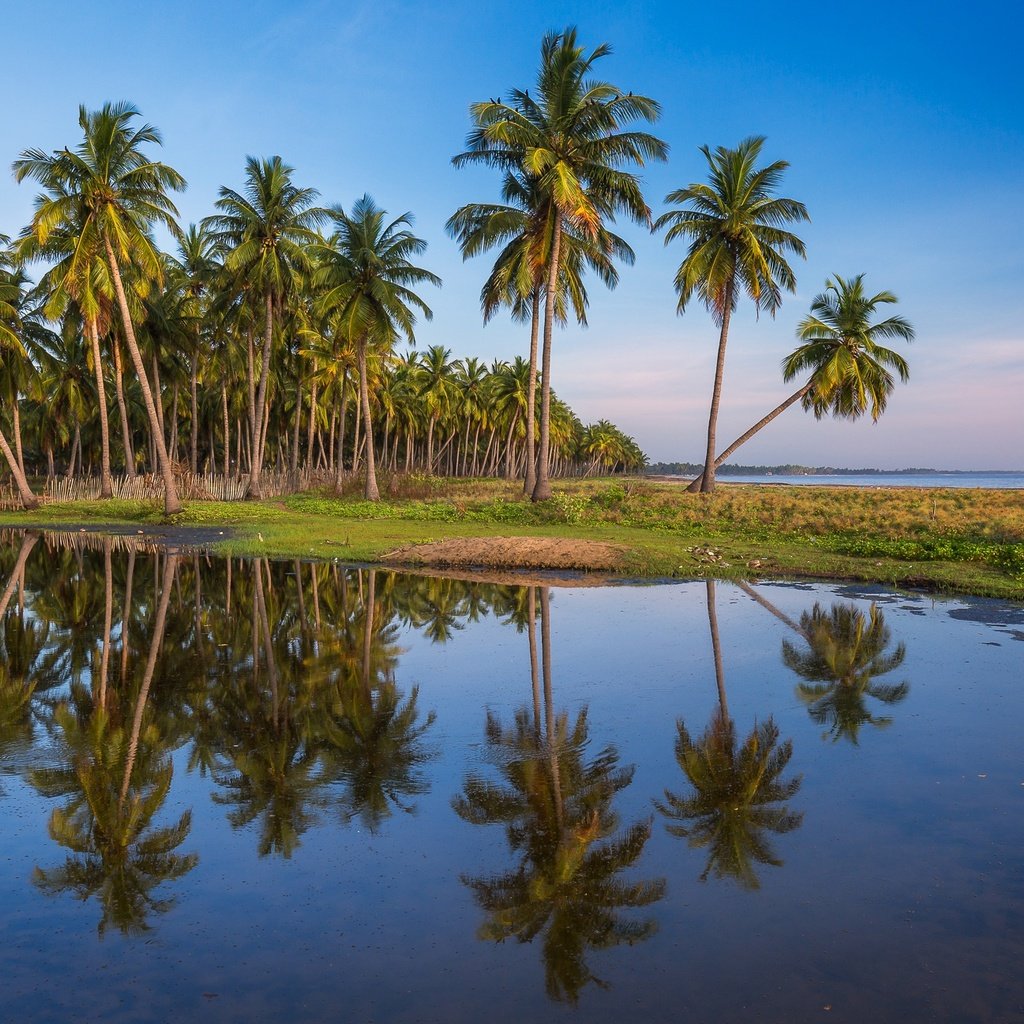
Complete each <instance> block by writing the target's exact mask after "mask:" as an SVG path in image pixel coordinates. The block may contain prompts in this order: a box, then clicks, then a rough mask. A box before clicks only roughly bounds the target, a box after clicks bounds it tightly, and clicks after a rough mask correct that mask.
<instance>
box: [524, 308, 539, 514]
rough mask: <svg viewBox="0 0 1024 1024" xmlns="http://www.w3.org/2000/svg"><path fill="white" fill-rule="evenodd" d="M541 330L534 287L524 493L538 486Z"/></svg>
mask: <svg viewBox="0 0 1024 1024" xmlns="http://www.w3.org/2000/svg"><path fill="white" fill-rule="evenodd" d="M539 330H540V289H539V288H534V289H533V312H532V315H531V317H530V383H529V386H528V387H527V390H526V475H525V478H524V482H523V493H524V494H533V489H534V487H536V486H537V438H536V433H537V423H536V420H537V335H538V333H539Z"/></svg>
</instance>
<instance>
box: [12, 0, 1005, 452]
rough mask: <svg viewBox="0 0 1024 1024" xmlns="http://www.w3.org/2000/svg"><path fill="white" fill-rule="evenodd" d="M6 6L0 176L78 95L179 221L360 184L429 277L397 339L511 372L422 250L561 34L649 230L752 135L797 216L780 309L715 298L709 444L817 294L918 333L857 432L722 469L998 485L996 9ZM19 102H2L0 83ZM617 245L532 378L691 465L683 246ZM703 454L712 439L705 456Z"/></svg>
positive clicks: (46, 140) (786, 434)
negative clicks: (620, 253)
mask: <svg viewBox="0 0 1024 1024" xmlns="http://www.w3.org/2000/svg"><path fill="white" fill-rule="evenodd" d="M45 10H46V13H45V20H44V18H43V16H41V14H40V8H39V7H38V6H36V5H28V4H19V5H17V6H15V5H11V6H10V8H9V9H6V10H5V24H4V37H5V44H6V45H5V64H6V66H7V81H8V83H9V85H10V86H12V89H11V95H10V102H9V103H8V104H6V108H5V114H4V119H3V122H2V127H0V163H3V164H6V165H8V166H9V165H10V163H11V161H13V160H14V159H16V158H17V156H18V155H19V153H20V152H21V151H22V150H24V149H27V148H30V147H38V148H41V149H44V150H51V149H56V148H61V147H63V146H65V145H71V146H73V145H74V144H75V142H76V141H77V140H78V138H79V133H78V125H77V112H78V106H79V105H80V104H85V105H86V106H87V107H89V108H96V107H99V106H100V105H102V104H103V103H104V102H107V101H110V100H130V101H131V102H132V103H134V104H135V105H136V106H137V107H138V108H139V110H140V111H141V112H142V115H143V116H144V118H145V119H146V120H147V121H149V122H151V123H153V124H155V125H157V126H158V127H159V128H160V130H161V132H162V134H163V139H164V145H163V147H162V150H161V151H160V154H159V158H160V159H162V160H164V161H165V162H166V163H169V164H170V165H171V166H173V167H174V168H175V169H177V170H178V171H179V172H180V173H182V174H183V175H184V176H185V178H186V179H187V180H188V182H189V188H188V190H187V191H186V192H185V193H184V194H182V195H181V196H179V197H177V199H176V203H177V206H178V209H179V211H180V214H181V219H182V222H183V223H187V222H190V221H198V220H199V219H201V218H202V217H204V216H206V215H207V214H209V213H211V212H212V209H213V203H214V202H215V201H216V198H217V194H218V189H219V188H220V187H221V186H222V185H227V186H230V187H239V186H240V185H241V184H242V175H243V170H244V165H245V158H246V157H247V156H249V155H253V156H257V157H265V156H270V155H274V154H279V155H280V156H281V157H282V158H283V159H284V161H285V162H286V163H287V164H289V165H291V166H292V167H293V168H294V169H295V175H294V177H295V181H296V182H297V184H299V185H303V186H311V187H314V188H316V189H318V190H319V191H320V193H321V195H322V201H323V202H324V203H325V204H335V203H340V204H342V205H344V206H345V207H351V204H352V203H353V201H354V200H355V199H357V198H358V197H359V196H361V195H362V194H363V193H369V194H370V195H372V196H373V197H374V199H375V200H376V202H377V203H378V205H380V206H383V207H384V208H385V209H387V210H388V211H390V212H392V213H394V214H395V215H397V214H400V213H404V212H407V211H409V212H411V213H412V214H413V215H414V217H415V229H416V232H417V233H418V234H419V235H421V236H422V237H423V238H425V239H426V240H427V242H428V243H429V247H428V249H427V252H426V253H425V254H424V255H423V256H422V257H421V260H420V262H421V264H422V265H423V266H426V267H428V268H429V269H431V270H433V271H434V272H435V273H437V274H439V275H440V276H441V277H442V278H443V280H444V284H443V287H442V288H441V289H440V290H429V291H428V292H427V293H426V294H425V295H424V297H425V298H426V300H427V301H428V303H429V304H430V306H431V307H432V309H433V311H434V317H433V319H432V320H431V321H430V322H423V323H421V324H420V326H419V329H418V330H417V347H418V348H420V349H422V348H425V347H427V346H429V345H434V344H441V345H444V346H445V347H447V348H450V349H451V350H452V354H453V356H454V357H464V356H470V355H474V356H478V357H481V358H483V359H485V360H486V361H488V362H489V361H490V360H492V359H494V358H501V359H511V358H512V357H514V356H515V355H517V354H526V351H527V349H528V344H529V338H528V337H527V336H526V335H525V334H524V329H523V328H522V327H521V326H519V325H515V324H513V323H511V322H510V321H509V320H507V319H506V318H497V319H495V320H494V321H492V322H491V323H490V324H488V325H487V326H486V327H484V326H483V324H482V320H481V316H480V312H479V291H480V286H481V284H482V283H483V280H484V278H485V277H486V275H487V272H488V270H489V268H490V263H489V260H488V257H487V256H482V257H477V258H475V259H473V260H470V261H468V262H463V261H462V258H461V256H460V254H459V251H458V248H457V246H456V245H455V243H454V242H453V241H452V240H451V239H449V238H448V237H447V236H446V234H445V231H444V224H445V221H446V220H447V219H448V217H449V216H450V215H451V214H452V213H453V212H454V211H455V210H456V209H457V208H458V207H459V206H461V205H463V204H464V203H467V202H473V201H483V202H489V201H496V200H497V199H498V184H499V183H498V179H497V176H496V174H495V173H494V172H492V171H488V170H486V169H483V168H472V169H460V170H456V169H454V168H453V167H452V166H451V157H452V156H453V155H454V154H456V153H458V152H460V151H461V149H462V148H463V144H464V141H465V136H466V133H467V131H468V128H469V117H468V106H469V104H470V103H471V102H473V101H476V100H481V99H488V98H490V97H496V96H499V95H505V96H507V95H508V91H509V89H511V88H513V87H520V88H529V87H531V86H532V85H533V83H534V80H535V77H536V70H537V64H538V56H539V47H540V40H541V37H542V36H543V35H544V33H545V32H547V31H551V30H558V29H561V28H564V27H565V26H567V25H575V26H577V28H578V31H579V38H580V41H581V43H582V44H583V45H584V46H586V47H587V48H588V49H590V48H593V47H595V46H597V45H599V44H601V43H608V44H610V45H611V47H612V51H613V52H612V54H611V55H610V56H608V57H605V58H603V59H602V60H601V61H599V62H598V65H597V71H598V72H599V74H600V77H601V78H603V79H605V80H606V81H610V82H612V83H614V84H615V85H617V86H619V87H620V88H621V89H623V90H624V91H632V92H635V93H640V94H645V95H647V96H650V97H652V98H654V99H656V100H657V101H658V102H659V103H660V104H661V107H662V116H661V119H660V120H659V121H658V122H657V124H656V125H655V126H654V127H653V128H652V129H651V130H652V131H654V132H655V133H656V134H657V135H658V136H659V137H660V138H662V139H664V140H665V141H666V142H667V143H668V144H669V146H670V153H669V158H668V160H667V162H665V163H663V164H660V163H659V164H652V165H649V166H647V167H645V168H643V169H642V170H641V171H640V173H641V176H642V179H643V185H644V194H645V196H646V198H647V202H648V204H649V205H650V207H651V210H652V214H653V216H654V217H657V216H658V215H659V214H660V213H662V212H664V210H665V209H666V208H667V207H666V205H665V203H664V197H665V195H666V194H667V193H668V192H670V191H671V190H673V189H677V188H681V187H683V186H685V185H687V184H689V183H691V182H695V181H701V180H703V179H704V178H705V174H706V168H707V165H706V161H705V159H704V157H703V155H702V154H701V152H700V147H701V146H702V145H708V146H710V147H712V148H714V147H715V146H719V145H725V146H735V145H736V144H737V143H738V142H739V141H740V140H741V139H743V138H746V137H747V136H750V135H764V136H766V137H767V142H766V143H765V147H764V150H763V156H764V159H765V160H766V161H774V160H779V159H783V160H787V161H789V163H790V168H789V170H788V171H787V172H786V175H785V177H784V179H783V182H782V185H781V187H780V192H781V193H782V194H784V195H787V196H790V197H792V198H794V199H799V200H801V201H802V202H803V203H805V204H806V206H807V208H808V211H809V213H810V216H811V222H810V223H809V224H804V225H801V226H800V228H799V234H800V235H801V237H802V238H803V239H804V241H805V242H806V245H807V259H806V260H799V259H797V260H796V261H795V263H794V270H795V272H796V275H797V290H796V292H795V293H794V294H792V295H789V294H787V295H786V296H785V298H784V301H783V304H782V307H781V309H780V310H779V312H778V314H777V315H776V316H775V317H774V318H771V317H769V316H767V315H762V316H761V317H760V318H757V317H756V316H755V315H754V312H753V310H752V309H751V308H750V304H749V302H746V301H742V300H741V302H740V305H739V308H738V310H737V313H736V315H735V317H734V319H733V326H732V329H731V332H730V338H729V346H728V354H727V361H726V371H725V382H724V389H723V399H722V410H721V414H720V419H719V439H720V441H721V442H723V443H728V442H729V441H731V440H732V439H733V438H734V437H735V436H737V435H738V434H740V433H742V432H743V431H744V430H745V429H746V428H747V427H748V426H750V425H751V423H753V422H754V421H756V420H757V419H759V418H760V417H761V416H762V415H764V413H766V412H767V411H768V410H769V409H771V408H772V407H773V406H774V405H776V404H778V402H779V401H781V400H782V399H783V398H785V397H786V396H787V395H788V394H789V393H790V391H791V390H794V389H795V385H793V386H790V387H787V385H786V384H785V383H784V382H783V380H782V375H781V372H780V369H779V366H780V363H781V361H782V359H783V358H784V356H785V355H787V354H788V352H790V351H791V350H792V349H793V348H794V347H795V344H796V343H795V333H794V332H795V329H796V325H797V323H798V322H799V321H800V320H801V319H802V318H803V317H804V316H806V315H807V312H808V310H809V307H810V304H811V302H812V300H813V298H814V296H815V295H816V294H817V293H819V292H820V291H822V290H823V288H824V285H825V281H826V279H827V278H828V277H829V276H830V275H831V274H839V275H842V276H844V277H847V276H852V275H855V274H861V273H863V274H864V275H865V284H866V286H867V287H868V288H869V289H870V290H871V291H872V292H875V291H881V290H889V291H892V292H894V293H895V294H896V295H897V296H898V298H899V305H898V306H897V307H883V309H885V310H887V311H888V310H893V311H896V312H899V313H901V314H902V315H904V316H905V317H907V318H908V319H909V320H910V321H911V322H912V323H913V325H914V326H915V328H916V330H917V340H916V341H915V342H914V343H913V344H912V345H910V346H906V347H905V350H903V354H904V355H905V357H906V358H907V360H908V361H909V363H910V369H911V380H910V383H909V384H908V385H906V386H903V385H898V386H897V389H896V391H895V393H894V394H893V395H892V397H891V399H890V402H889V407H888V409H887V411H886V413H885V414H884V416H883V417H882V419H881V420H880V421H879V422H878V423H877V424H872V423H871V421H870V417H868V418H867V419H863V420H859V421H857V422H854V423H850V422H845V421H844V422H835V421H832V420H821V421H816V420H815V419H814V417H813V416H812V415H810V414H807V413H804V412H802V411H801V410H800V409H799V407H794V408H792V409H790V410H788V411H787V412H786V413H784V414H783V415H782V416H781V417H780V418H779V419H778V420H776V421H775V422H774V423H772V424H771V425H770V426H769V427H767V428H766V429H765V430H764V431H763V432H762V433H761V434H759V435H758V436H757V437H756V438H755V439H753V440H751V441H750V442H748V443H747V445H745V446H744V447H743V448H742V449H741V450H740V451H739V452H738V453H737V454H736V455H735V456H734V457H733V460H734V461H739V462H742V463H744V464H762V465H776V464H781V463H796V464H803V465H812V466H814V465H832V466H845V467H868V466H875V467H879V468H883V469H885V468H889V469H893V468H905V467H909V466H916V467H934V468H943V469H1018V470H1020V469H1024V451H1022V448H1024V445H1022V442H1024V326H1022V324H1024V281H1022V279H1024V274H1022V271H1024V114H1022V111H1024V76H1022V75H1021V74H1020V62H1019V53H1018V52H1017V44H1016V41H1017V40H1018V39H1019V38H1020V35H1019V33H1020V29H1021V18H1022V16H1021V14H1020V13H1019V8H1018V7H1017V5H1015V4H1012V3H1010V2H1006V3H996V2H987V0H979V2H976V3H974V4H972V5H970V7H969V8H966V7H964V6H963V5H962V4H953V3H949V2H947V0H937V2H933V3H928V4H918V3H902V4H893V3H891V2H889V3H875V2H872V0H865V2H863V3H861V4H858V5H854V6H851V5H846V6H840V7H838V8H836V7H828V6H827V5H821V4H820V3H814V4H811V3H784V4H771V5H766V4H763V3H748V2H745V0H735V2H732V3H730V4H728V5H713V4H701V5H697V4H691V3H687V2H685V0H668V2H660V0H659V2H649V3H639V2H618V3H604V2H591V3H559V2H547V3H544V2H536V0H523V2H520V3H518V4H515V5H512V4H509V3H490V2H488V0H472V2H471V0H450V2H446V3H443V4H434V3H432V4H420V3H411V2H402V0H370V2H367V0H350V2H347V3H344V4H342V3H339V2H337V0H292V2H270V0H248V2H237V0H222V2H219V3H217V4H212V3H205V2H202V3H200V2H195V0H179V2H177V3H167V2H160V3H150V4H137V3H135V2H124V0H98V2H97V3H94V4H90V5H85V4H81V3H78V2H67V0H55V2H50V3H48V4H46V5H45ZM13 83H17V88H16V89H15V88H13ZM33 194H34V192H33V186H32V185H31V184H29V183H26V184H24V185H20V186H19V185H17V184H15V182H14V180H13V177H11V176H10V175H9V174H5V175H0V232H4V233H7V234H12V235H13V234H15V233H17V232H18V231H19V230H20V229H21V228H22V226H23V225H24V224H25V223H26V222H27V221H28V219H29V217H30V215H31V206H32V198H33ZM617 230H618V231H619V233H621V234H622V235H623V236H624V237H625V238H626V239H627V240H628V241H629V242H630V244H631V245H632V246H633V248H634V249H635V251H636V257H637V258H636V264H635V265H634V266H633V267H623V268H621V280H620V283H619V286H618V287H617V288H616V289H615V290H614V291H608V290H606V289H605V288H604V286H603V285H601V284H600V283H599V282H597V281H596V280H595V281H591V282H590V286H589V292H590V297H591V307H590V312H589V321H590V326H589V327H588V328H586V329H581V328H579V327H578V326H575V325H573V326H569V327H567V328H566V329H565V330H563V331H560V332H558V333H557V334H556V337H555V341H554V350H553V358H552V386H553V387H554V389H555V390H556V391H557V393H558V394H559V396H560V397H561V398H563V399H564V400H565V401H567V402H568V403H569V404H570V405H571V406H572V408H573V409H574V410H575V412H576V413H577V414H578V415H579V416H580V418H581V419H582V420H583V421H584V422H592V421H594V420H597V419H600V418H607V419H610V420H612V421H613V422H615V423H616V424H617V425H618V426H619V427H620V428H621V429H623V430H624V431H625V432H626V433H627V434H630V435H632V436H633V437H635V438H636V440H637V441H638V443H639V444H640V446H641V447H642V448H643V449H644V451H646V452H647V454H648V456H649V457H650V459H651V460H652V461H676V460H682V461H698V460H702V459H703V452H704V445H705V431H706V425H707V414H708V402H709V400H710V392H711V384H712V381H713V376H714V361H715V353H716V346H717V340H718V333H717V328H716V326H715V324H714V323H713V322H712V320H711V318H710V317H709V315H708V314H707V313H706V311H705V310H704V309H703V308H702V307H701V306H699V304H697V303H696V302H694V303H692V304H691V305H690V306H689V307H688V308H687V310H686V311H685V313H684V314H683V315H682V316H679V315H678V314H677V311H676V296H675V294H674V292H673V288H672V279H673V276H674V273H675V270H676V268H677V267H678V265H679V263H680V261H681V260H682V258H683V256H684V252H685V246H684V245H683V243H681V242H676V243H673V244H671V245H669V246H667V247H666V246H665V245H664V243H663V239H662V238H661V237H657V236H654V235H652V234H651V233H649V232H648V231H647V230H646V229H644V228H641V227H637V226H635V225H632V224H629V223H626V222H620V223H619V225H618V227H617ZM719 447H721V445H720V446H719Z"/></svg>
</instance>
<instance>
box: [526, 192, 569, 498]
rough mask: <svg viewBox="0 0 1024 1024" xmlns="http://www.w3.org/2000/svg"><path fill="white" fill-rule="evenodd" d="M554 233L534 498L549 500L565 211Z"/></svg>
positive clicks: (548, 290) (546, 309) (542, 359)
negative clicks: (553, 348) (555, 334)
mask: <svg viewBox="0 0 1024 1024" xmlns="http://www.w3.org/2000/svg"><path fill="white" fill-rule="evenodd" d="M554 231H555V237H554V239H553V241H552V244H551V266H550V267H549V268H548V283H547V286H546V289H545V295H544V350H543V354H542V357H541V363H542V365H541V372H540V373H541V379H540V451H539V452H538V455H537V483H536V484H535V485H534V488H533V494H532V495H531V498H532V500H533V501H547V500H548V499H549V498H550V497H551V481H550V480H549V479H548V474H549V472H550V468H549V467H550V458H551V332H552V329H553V328H554V323H555V290H556V287H557V285H558V261H559V257H560V255H561V249H562V215H561V214H560V213H557V212H556V213H555V229H554Z"/></svg>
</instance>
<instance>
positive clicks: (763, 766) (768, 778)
mask: <svg viewBox="0 0 1024 1024" xmlns="http://www.w3.org/2000/svg"><path fill="white" fill-rule="evenodd" d="M705 587H706V589H707V609H708V625H709V627H710V630H711V651H712V656H713V660H714V665H715V683H716V685H717V688H718V707H717V708H716V709H715V713H714V715H713V716H712V719H711V723H710V725H709V726H708V728H707V729H706V730H705V732H704V735H703V736H701V737H700V738H699V739H697V740H696V741H695V740H693V739H691V737H690V734H689V732H688V731H687V729H686V725H685V723H684V722H683V720H682V719H679V720H678V721H677V722H676V734H677V735H676V748H675V749H676V761H677V762H678V764H679V767H680V768H681V769H682V770H683V774H684V775H685V776H686V778H687V781H688V782H689V783H690V785H691V786H692V787H693V791H692V793H687V794H682V795H681V794H678V793H673V792H671V791H670V790H667V789H666V790H665V800H664V802H663V803H662V802H659V801H657V800H656V801H655V807H657V809H658V810H659V811H660V812H661V813H662V814H663V815H664V816H665V817H666V818H668V819H669V821H671V822H676V823H677V824H671V825H667V826H666V829H667V830H668V832H669V834H670V835H674V836H680V837H683V838H686V839H687V840H689V845H690V846H691V847H694V848H704V847H708V848H709V852H708V859H707V863H706V865H705V868H704V872H703V874H702V875H701V876H700V877H701V881H706V880H707V878H708V876H709V875H710V874H711V873H712V872H714V874H715V877H717V878H723V877H730V878H735V879H736V880H737V881H738V882H739V884H740V885H742V886H743V887H744V888H746V889H757V888H758V887H759V885H760V883H759V882H758V879H757V875H756V873H755V872H754V869H753V866H752V864H751V861H754V862H755V863H758V864H770V865H772V866H774V867H779V866H780V865H781V864H782V861H781V860H779V859H778V858H777V857H776V856H775V854H774V853H773V851H772V848H771V845H770V843H769V842H768V838H767V836H766V835H765V833H766V832H775V833H779V834H781V833H785V832H791V831H793V830H794V829H796V828H799V826H800V824H801V822H802V821H803V815H802V814H800V813H793V812H791V811H790V810H789V809H788V808H787V807H786V806H784V805H783V801H785V800H788V799H789V798H790V797H791V796H794V795H795V794H796V792H797V790H798V789H799V788H800V785H801V781H802V779H801V777H799V776H798V777H797V778H795V779H791V780H789V781H788V782H783V781H782V779H781V776H782V773H783V771H784V770H785V768H786V765H787V764H789V760H790V758H791V757H792V756H793V743H792V741H791V740H786V742H785V743H783V744H781V746H780V745H779V743H778V741H779V730H778V727H777V726H776V725H775V722H774V721H773V720H772V719H771V718H769V719H768V721H766V722H763V723H761V724H758V723H757V722H755V723H754V728H753V730H752V731H751V733H750V735H749V736H748V737H747V738H746V739H745V740H744V741H743V743H742V744H741V745H739V746H737V742H736V726H735V724H734V722H733V720H732V718H731V717H730V715H729V704H728V701H727V698H726V692H725V671H724V668H723V664H722V646H721V642H720V639H719V634H718V613H717V610H716V597H715V581H714V580H710V579H709V580H705ZM780 805H782V806H780ZM691 822H692V824H691Z"/></svg>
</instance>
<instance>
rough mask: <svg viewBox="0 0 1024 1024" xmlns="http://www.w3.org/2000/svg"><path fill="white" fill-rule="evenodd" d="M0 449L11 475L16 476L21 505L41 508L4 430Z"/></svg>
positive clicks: (0, 439)
mask: <svg viewBox="0 0 1024 1024" xmlns="http://www.w3.org/2000/svg"><path fill="white" fill-rule="evenodd" d="M0 451H2V452H3V453H4V458H5V459H6V460H7V465H8V466H9V467H10V469H11V476H13V477H14V484H15V486H16V487H17V488H18V497H19V498H20V499H21V507H22V508H24V509H33V508H39V499H38V498H37V497H36V496H35V495H34V494H33V493H32V488H31V487H29V485H28V479H27V478H26V476H25V474H24V473H22V471H21V467H20V466H19V465H18V460H17V459H16V458H15V457H14V452H12V451H11V446H10V445H9V444H8V443H7V438H6V437H4V432H3V431H2V430H0Z"/></svg>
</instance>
